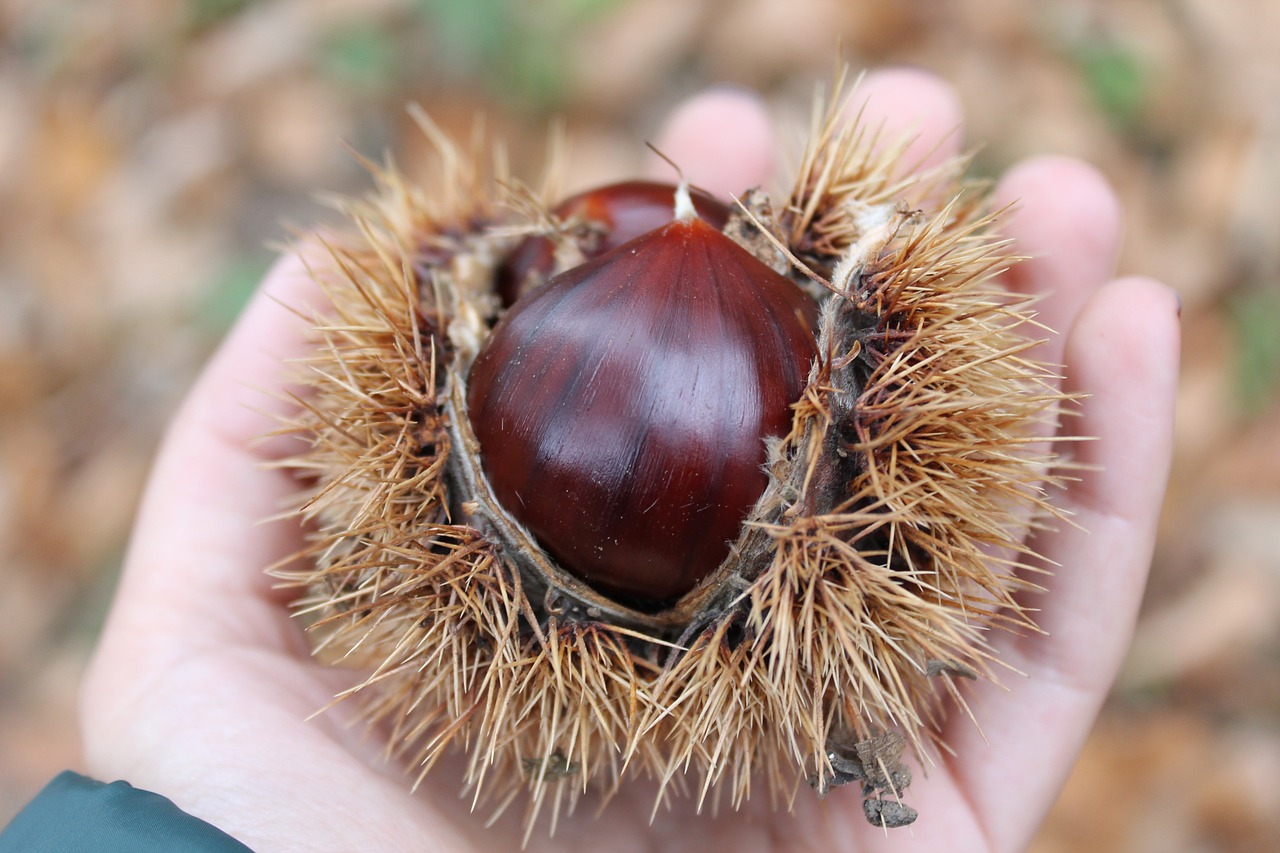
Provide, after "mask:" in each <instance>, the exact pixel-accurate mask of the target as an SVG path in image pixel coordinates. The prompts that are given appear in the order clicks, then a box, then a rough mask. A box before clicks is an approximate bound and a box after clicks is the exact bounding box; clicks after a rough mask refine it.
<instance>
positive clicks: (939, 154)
mask: <svg viewBox="0 0 1280 853" xmlns="http://www.w3.org/2000/svg"><path fill="white" fill-rule="evenodd" d="M847 109H848V110H850V111H851V113H853V114H851V115H850V116H849V118H850V119H853V118H854V117H855V115H856V114H857V113H858V112H861V117H862V121H863V123H864V124H865V125H866V126H867V127H868V128H871V129H872V130H876V129H877V128H878V129H879V130H880V137H881V139H882V140H883V141H884V142H885V143H889V144H892V143H894V142H896V141H897V140H900V139H904V138H910V139H911V143H910V144H909V145H908V146H907V148H906V150H905V152H904V154H903V157H902V159H901V161H900V162H901V168H902V174H904V175H906V174H911V173H914V172H919V171H923V170H925V169H928V168H931V167H933V166H937V165H939V164H941V163H943V162H946V161H947V160H949V159H951V158H953V157H955V156H956V155H958V154H959V153H960V149H961V146H962V145H964V110H963V109H962V108H961V105H960V99H959V97H958V96H957V95H956V92H955V89H953V88H952V87H951V86H950V85H948V84H947V83H946V82H944V81H943V80H942V79H941V78H940V77H937V76H936V75H933V74H930V73H929V72H927V71H920V70H917V69H914V68H886V69H881V70H877V71H872V72H870V73H868V74H867V75H866V77H864V78H863V80H862V82H861V83H860V84H859V86H858V88H857V89H856V90H855V91H854V93H853V97H852V98H851V99H850V101H849V104H848V107H847Z"/></svg>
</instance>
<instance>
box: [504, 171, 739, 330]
mask: <svg viewBox="0 0 1280 853" xmlns="http://www.w3.org/2000/svg"><path fill="white" fill-rule="evenodd" d="M675 194H676V186H675V185H674V184H668V183H663V182H660V181H623V182H621V183H616V184H610V185H609V186H607V187H599V188H596V189H592V190H587V191H586V192H581V193H578V194H577V195H572V196H570V197H569V198H567V199H565V200H564V201H562V202H560V203H559V204H558V205H556V206H555V207H554V208H553V209H552V210H551V215H552V216H553V217H555V219H556V220H557V221H559V222H561V223H563V224H564V226H565V227H566V228H567V229H568V230H569V235H568V239H572V240H573V242H574V248H576V249H577V251H578V252H579V253H581V256H582V258H583V259H584V260H589V259H591V258H594V257H596V256H598V255H602V254H604V253H605V252H608V251H610V250H611V249H616V248H617V247H619V246H621V245H622V244H623V243H626V242H627V241H629V240H633V239H635V238H636V237H639V236H640V235H641V234H644V233H646V232H648V231H652V230H653V229H654V228H658V227H660V226H662V225H665V224H666V223H668V222H670V221H671V217H672V210H673V208H674V206H675ZM689 198H690V199H691V200H692V202H693V207H694V210H695V211H696V212H697V214H698V216H699V217H701V218H702V219H704V220H705V221H706V222H708V223H709V224H710V225H712V226H713V227H715V228H716V229H717V230H721V229H723V228H724V226H725V223H726V222H728V221H729V214H730V212H731V211H730V209H729V207H728V205H726V204H725V203H724V202H722V201H720V200H719V199H717V198H715V197H714V196H712V195H710V194H709V193H706V192H704V191H702V190H699V189H696V188H693V187H690V188H689ZM555 262H556V242H555V240H553V239H552V238H551V237H547V236H542V235H535V236H530V237H527V238H525V240H524V241H523V242H521V243H520V244H519V245H518V246H517V247H516V248H515V250H514V251H512V252H511V254H510V255H509V256H508V257H507V258H506V260H505V261H504V262H503V263H502V264H501V265H500V266H499V267H498V270H497V276H496V278H497V289H498V295H499V297H500V298H501V299H502V304H503V305H506V306H510V305H512V304H513V303H514V302H515V301H516V300H517V299H518V298H519V297H520V295H521V294H523V293H525V292H527V291H529V290H532V289H533V288H535V287H537V286H538V285H540V284H542V283H543V282H545V281H546V280H547V279H548V278H550V277H551V275H552V274H553V272H554V271H555Z"/></svg>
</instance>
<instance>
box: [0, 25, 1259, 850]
mask: <svg viewBox="0 0 1280 853" xmlns="http://www.w3.org/2000/svg"><path fill="white" fill-rule="evenodd" d="M530 8H536V9H538V10H539V11H538V12H537V14H534V13H533V12H531V11H529V9H530ZM939 8H942V9H948V10H950V11H944V12H940V11H938V10H939ZM960 9H963V11H960ZM838 45H840V46H842V47H843V50H844V53H845V55H846V56H847V57H848V58H849V59H850V60H851V62H852V63H853V64H854V65H855V66H862V65H873V64H882V63H910V64H914V65H919V66H922V67H926V68H929V69H933V70H935V71H937V72H939V73H941V74H943V75H944V76H946V77H948V78H949V79H951V80H953V81H954V82H955V84H956V85H957V87H958V88H959V91H960V94H961V97H962V99H963V101H964V103H965V105H966V107H967V108H968V110H969V113H970V117H971V119H970V122H971V124H970V138H971V139H972V140H973V141H975V142H979V143H982V144H983V146H984V147H983V148H982V151H981V154H980V156H979V158H978V164H977V167H978V168H979V169H980V170H982V171H983V172H989V173H995V172H997V171H999V170H1000V169H1003V168H1004V167H1005V166H1007V165H1008V164H1010V163H1011V162H1013V161H1015V160H1017V159H1019V158H1021V157H1023V156H1027V155H1030V154H1034V153H1041V152H1053V153H1066V154H1073V155H1078V156H1081V157H1084V158H1087V159H1089V160H1091V161H1093V162H1094V163H1096V164H1098V165H1099V166H1100V167H1101V168H1102V169H1103V170H1104V171H1105V172H1106V173H1107V175H1109V176H1110V178H1111V179H1112V181H1113V182H1114V183H1115V185H1116V186H1117V188H1118V189H1119V192H1120V194H1121V196H1122V197H1123V199H1124V202H1125V206H1126V210H1127V216H1128V220H1127V226H1128V232H1129V239H1128V245H1127V249H1126V253H1125V256H1124V260H1123V269H1124V271H1125V272H1147V273H1153V274H1155V275H1158V276H1161V277H1163V278H1165V279H1166V280H1168V281H1169V282H1170V283H1172V284H1173V285H1174V286H1175V287H1176V288H1177V289H1178V291H1179V292H1180V293H1181V295H1182V298H1183V301H1184V306H1185V308H1184V312H1183V322H1184V326H1185V331H1186V341H1187V347H1186V358H1185V363H1184V369H1183V381H1182V396H1181V411H1180V415H1179V424H1178V440H1177V460H1176V471H1175V475H1174V479H1173V484H1172V488H1171V492H1170V495H1169V500H1168V504H1167V507H1166V511H1165V519H1164V532H1163V537H1162V540H1161V542H1160V547H1159V549H1158V553H1157V555H1156V563H1155V568H1154V574H1153V578H1152V583H1151V588H1150V592H1149V595H1148V600H1147V605H1146V609H1145V615H1144V618H1143V621H1142V625H1141V628H1140V631H1139V636H1138V641H1137V644H1136V646H1135V649H1134V651H1133V654H1132V655H1131V658H1130V661H1129V664H1128V666H1127V667H1126V670H1125V673H1124V675H1123V677H1122V679H1121V681H1120V684H1119V685H1118V687H1117V688H1116V690H1115V693H1114V695H1113V697H1112V699H1111V701H1110V703H1109V704H1108V707H1107V709H1106V711H1105V713H1104V715H1103V718H1102V721H1101V722H1100V724H1099V725H1098V727H1097V729H1096V731H1095V733H1094V735H1093V738H1092V739H1091V740H1090V742H1089V744H1088V747H1087V749H1086V751H1085V755H1084V758H1083V760H1082V761H1081V762H1080V764H1079V766H1078V767H1077V769H1076V771H1075V774H1074V775H1073V777H1072V779H1071V782H1070V784H1069V785H1068V788H1067V791H1066V793H1065V794H1064V795H1063V797H1062V800H1061V802H1060V803H1059V805H1058V807H1057V809H1056V810H1055V812H1054V813H1053V815H1052V817H1051V818H1050V820H1049V823H1048V824H1047V826H1046V827H1045V828H1044V830H1043V832H1042V834H1041V836H1040V838H1039V840H1038V842H1037V844H1036V846H1035V850H1036V851H1038V853H1056V851H1077V850H1091V851H1107V850H1117V851H1147V850H1150V851H1181V850H1187V851H1192V850H1194V851H1218V850H1232V851H1254V850H1278V849H1280V400H1278V396H1277V393H1276V392H1277V388H1278V387H1280V334H1277V331H1276V328H1277V326H1280V289H1278V288H1277V286H1276V281H1277V273H1278V272H1280V216H1278V215H1277V205H1278V204H1280V201H1278V200H1280V158H1277V157H1276V156H1275V152H1276V151H1277V150H1280V97H1278V95H1280V61H1277V60H1276V59H1275V58H1274V57H1276V56H1278V55H1280V4H1277V3H1275V2H1274V0H1111V2H1104V0H1094V2H1089V0H1043V2H1036V3H1026V2H1018V0H973V1H972V2H967V3H954V4H951V3H948V4H943V3H935V2H929V0H883V2H859V3H850V2H846V0H788V2H786V3H783V2H778V0H746V2H737V3H730V2H727V0H721V2H717V0H648V2H642V0H545V2H543V3H540V4H531V3H524V2H518V0H483V2H479V0H471V2H466V3H464V2H462V1H461V0H456V2H449V0H417V2H412V0H359V2H354V1H353V0H323V2H314V0H308V2H303V0H277V2H262V3H247V2H243V0H187V1H186V2H180V0H167V2H166V0H117V1H116V2H112V3H109V4H108V3H93V4H84V3H75V2H71V1H70V0H46V2H40V3H37V2H29V0H28V2H24V0H0V579H2V584H0V589H2V592H0V756H2V758H0V823H3V822H4V821H5V820H7V818H8V817H9V816H10V815H11V814H12V813H13V812H14V811H15V810H16V809H17V808H18V807H19V806H20V804H21V803H22V802H24V801H25V800H26V799H27V798H28V797H30V796H31V795H32V794H33V793H34V792H35V790H36V789H37V788H38V787H39V786H40V785H41V784H42V783H43V781H44V780H45V779H46V778H47V777H48V776H49V775H50V774H52V773H53V772H54V771H56V770H57V769H59V768H61V767H64V766H74V765H75V764H76V761H77V744H76V734H75V728H74V701H75V687H76V682H77V678H78V675H79V672H80V669H81V667H82V666H83V662H84V659H85V656H86V654H87V652H88V650H89V648H90V645H91V642H92V638H93V636H94V633H95V631H96V629H97V626H98V624H99V622H100V620H101V618H102V614H103V611H104V608H105V605H106V601H107V598H108V595H109V591H110V589H111V586H112V584H113V582H114V578H115V573H116V570H117V567H118V564H119V561H120V555H121V550H122V548H123V545H124V541H125V536H126V533H127V527H128V524H129V520H130V516H131V514H132V510H133V504H134V501H135V499H136V497H137V495H138V491H139V488H140V484H141V481H142V478H143V475H144V472H145V469H146V465H147V461H148V458H149V456H150V454H151V452H152V450H153V447H154V444H155V441H156V439H157V436H158V434H159V432H160V429H161V426H162V425H163V423H164V421H165V419H166V416H167V415H168V413H169V412H170V411H171V410H172V408H173V406H174V405H175V402H176V400H177V399H178V397H179V396H180V395H181V393H182V392H183V390H184V388H186V386H187V385H188V383H189V381H190V380H191V378H192V376H193V374H194V372H195V371H196V370H197V368H198V366H199V365H200V363H201V361H202V359H203V357H204V356H205V355H206V354H207V352H208V351H209V349H210V347H211V346H212V344H213V343H214V342H215V341H216V339H217V338H218V336H219V334H220V333H221V332H222V331H223V330H224V329H225V327H226V325H227V323H228V322H229V320H230V318H231V317H232V316H234V313H235V311H236V310H237V309H238V307H239V305H240V304H241V303H242V301H243V299H244V298H245V295H246V294H247V292H248V290H249V288H250V287H251V286H252V284H253V283H254V281H255V280H256V277H257V276H258V274H259V273H260V272H261V271H262V269H263V268H264V266H265V264H267V262H268V260H269V257H270V253H269V251H268V249H266V248H264V241H268V240H278V239H283V238H284V236H285V235H286V233H287V232H286V229H285V227H284V226H283V225H282V223H283V222H298V223H310V222H314V221H316V220H317V219H321V218H325V217H327V216H329V214H327V213H325V212H324V210H323V209H322V208H320V207H319V206H317V205H316V204H315V202H314V196H313V193H314V191H316V190H323V191H326V192H331V191H332V192H361V191H363V189H364V188H365V187H366V185H367V181H366V178H365V175H364V174H363V172H362V170H361V168H360V167H359V166H358V165H357V164H356V163H355V161H354V159H353V157H352V156H351V155H350V153H349V152H348V150H347V149H346V147H344V145H349V146H351V147H352V148H354V149H356V150H358V151H360V152H363V153H366V154H370V155H373V156H375V157H376V156H380V154H381V152H382V151H383V150H384V149H391V150H395V151H397V152H399V153H400V156H401V159H402V160H404V161H409V162H411V161H412V153H413V152H414V151H415V150H417V148H418V147H419V145H420V143H419V141H418V140H417V139H416V138H415V136H414V131H413V129H412V127H411V125H410V123H409V122H408V121H407V120H406V117H405V115H404V112H403V109H402V107H403V105H404V104H405V103H406V102H407V101H410V100H416V101H418V102H420V103H422V104H423V105H424V106H425V107H426V108H427V109H428V111H430V112H431V113H432V114H433V115H435V116H436V117H437V119H438V120H440V121H441V122H442V123H443V124H444V125H445V126H446V127H453V128H465V127H466V125H467V124H468V123H469V121H470V117H471V115H472V114H473V112H475V111H477V110H481V111H484V112H486V113H488V114H489V115H490V116H491V117H492V120H493V123H494V124H496V125H497V128H498V130H499V132H500V133H501V134H502V135H503V136H505V137H506V138H508V139H512V140H516V141H517V142H518V141H519V140H521V139H527V140H533V141H535V142H540V140H542V139H543V138H544V127H545V124H546V121H547V119H548V117H549V116H550V115H553V114H555V115H562V116H565V117H566V118H567V120H568V124H569V126H570V129H571V132H572V136H573V138H574V139H575V140H576V145H575V150H576V151H577V152H578V153H579V155H580V156H579V157H578V158H577V160H576V161H575V162H576V164H577V168H578V169H579V172H578V173H577V175H576V176H575V182H580V183H587V182H589V181H593V180H597V179H607V178H620V177H624V176H627V175H629V174H631V173H632V172H633V171H634V168H635V164H636V163H638V162H639V160H640V158H641V155H642V154H643V149H642V148H641V146H640V144H639V143H640V142H641V141H642V140H644V139H647V138H650V137H651V136H652V135H653V133H654V129H655V127H656V123H657V121H658V120H659V117H660V116H661V115H662V113H663V112H664V111H665V109H666V108H668V107H669V106H670V105H671V104H672V103H674V102H675V101H676V100H677V99H678V98H680V97H681V96H683V95H685V94H687V93H690V92H692V91H695V90H697V89H699V88H701V87H703V86H705V85H708V84H710V83H712V82H717V81H733V82H737V83H742V84H746V85H750V86H753V87H756V88H759V89H761V90H763V91H764V92H766V93H767V94H768V95H769V96H770V98H771V99H772V100H773V102H774V103H775V104H777V107H778V110H779V112H780V113H791V112H793V111H794V109H795V108H796V107H797V106H801V107H804V106H807V103H808V98H809V93H810V90H811V87H812V85H813V83H814V82H815V81H824V80H826V79H827V78H828V77H829V74H830V72H831V68H832V64H833V61H832V57H833V55H834V54H835V52H836V50H837V46H838ZM515 147H516V148H519V145H516V146H515ZM537 148H538V145H537V144H530V145H529V146H528V151H529V152H530V153H532V152H534V151H536V149H537ZM517 153H519V152H517ZM531 163H532V160H530V161H529V162H528V163H526V162H525V161H524V160H521V159H519V158H517V161H516V165H517V170H519V169H520V168H521V166H522V165H531ZM525 173H526V174H532V173H531V172H529V171H526V172H525Z"/></svg>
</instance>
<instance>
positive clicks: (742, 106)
mask: <svg viewBox="0 0 1280 853" xmlns="http://www.w3.org/2000/svg"><path fill="white" fill-rule="evenodd" d="M655 144H656V146H657V148H658V150H659V151H661V152H662V153H663V154H664V155H666V156H667V157H669V158H671V160H673V161H674V162H675V164H676V165H677V166H679V167H680V169H681V171H682V172H683V173H684V176H685V177H686V178H687V179H688V180H689V182H690V183H691V184H693V185H694V186H698V187H701V188H703V189H705V190H707V191H708V192H710V193H712V194H713V195H718V196H721V197H725V198H727V197H729V196H736V195H740V194H741V193H742V192H743V191H744V190H745V189H747V188H749V187H753V186H758V185H760V184H763V183H765V182H767V181H768V180H769V179H770V177H771V176H772V174H773V170H774V167H775V165H776V162H777V157H778V149H777V139H776V136H775V133H774V129H773V123H772V122H771V121H770V118H769V114H768V111H767V110H766V109H765V105H764V102H763V101H762V100H761V99H760V97H759V96H758V95H757V94H756V93H754V92H752V91H750V90H749V89H744V88H741V87H737V86H720V87H717V88H714V89H709V90H707V91H705V92H702V93H701V94H698V95H695V96H693V97H692V98H690V99H689V100H687V101H685V102H684V103H683V104H681V105H680V106H679V107H677V108H676V110H675V111H674V112H673V113H672V114H671V116H670V117H669V118H668V119H667V122H666V124H665V125H664V126H663V128H662V131H661V132H660V133H659V134H658V141H657V142H656V143H655ZM647 171H648V172H649V174H650V175H652V176H654V177H661V178H670V177H672V175H671V166H670V165H669V164H668V163H666V162H664V161H663V160H662V159H661V158H659V157H658V156H656V155H653V156H651V157H650V159H649V165H648V168H647Z"/></svg>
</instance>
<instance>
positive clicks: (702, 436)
mask: <svg viewBox="0 0 1280 853" xmlns="http://www.w3.org/2000/svg"><path fill="white" fill-rule="evenodd" d="M668 218H669V217H668ZM816 316H817V308H816V306H815V304H814V303H813V301H812V300H811V299H810V298H809V297H808V296H806V295H804V294H803V293H802V292H801V290H800V289H799V288H798V287H797V286H796V285H795V284H793V283H792V282H790V281H788V280H787V279H785V278H783V277H782V276H780V275H778V274H776V273H774V272H773V271H772V270H770V269H768V268H767V267H765V266H764V264H762V263H760V261H758V260H756V258H755V257H753V256H752V255H751V254H749V253H748V252H747V251H746V250H744V249H742V248H741V247H740V246H738V245H737V244H736V243H734V242H733V241H732V240H730V239H729V238H727V237H725V236H724V235H723V234H721V233H720V232H719V231H717V230H716V229H715V228H713V227H712V226H711V225H709V224H707V223H706V222H704V221H702V220H700V219H697V218H695V217H692V216H689V217H688V218H684V219H678V220H675V221H672V222H670V223H669V224H667V225H664V226H662V227H660V228H658V229H656V230H653V231H650V232H649V233H647V234H644V235H642V236H640V237H638V238H636V239H634V240H632V241H631V242H629V243H626V244H624V245H622V246H620V247H618V248H615V249H613V250H612V251H609V252H606V253H605V254H603V255H600V256H599V257H597V258H595V259H593V260H590V261H587V262H586V263H584V264H582V265H580V266H578V267H575V268H573V269H570V270H568V271H566V272H564V273H562V274H560V275H558V276H555V277H553V278H552V279H551V280H550V281H549V282H548V283H547V284H546V285H545V286H544V287H541V288H539V289H537V290H535V291H533V292H532V293H530V294H529V295H528V296H526V297H525V298H523V299H521V300H520V301H519V302H517V303H516V305H515V306H513V307H512V309H511V310H510V311H509V312H508V313H507V315H506V316H505V317H504V318H503V320H502V321H501V322H500V323H499V324H498V325H497V327H495V329H494V331H493V333H492V335H491V336H490V337H489V339H488V340H487V342H486V343H485V345H484V347H483V349H482V350H481V352H480V354H479V356H477V358H476V361H475V363H474V365H473V366H472V368H471V372H470V376H469V390H468V398H467V402H468V408H469V411H470V417H471V423H472V427H473V430H474V432H475V435H476V437H477V439H478V440H479V442H480V459H481V465H482V467H483V470H484V472H485V475H486V477H487V478H488V480H489V483H490V485H491V487H492V488H493V492H494V496H495V497H496V498H497V500H498V501H499V503H501V504H502V506H503V507H504V508H505V509H506V510H507V511H508V512H509V513H510V514H511V515H512V516H513V517H514V518H515V519H516V520H518V521H519V522H520V523H522V524H523V525H525V526H526V527H527V528H528V529H529V531H530V532H531V533H533V535H534V536H535V537H536V538H537V539H538V541H539V542H540V543H541V545H542V546H543V548H544V549H545V550H546V551H547V552H548V553H549V554H550V555H551V556H552V557H554V558H555V559H556V560H557V562H559V564H560V565H561V566H563V567H564V568H565V569H567V570H568V571H570V572H573V573H574V574H576V575H577V576H579V577H580V578H582V579H583V580H585V581H586V582H588V583H589V584H591V585H592V586H594V587H595V588H597V589H599V590H601V591H602V592H606V593H609V594H611V595H615V596H621V597H624V598H630V599H636V600H640V601H644V602H648V603H662V602H669V601H671V600H673V599H675V598H677V597H679V596H680V595H682V594H684V593H685V592H688V591H689V590H690V589H692V588H693V587H694V586H695V585H696V584H697V583H698V582H699V581H700V580H701V579H702V578H704V577H706V576H707V574H709V573H710V572H711V571H713V570H714V569H715V568H716V567H717V566H718V565H720V564H721V563H722V562H723V561H724V559H725V558H726V557H727V555H728V551H729V545H730V543H731V542H732V541H733V540H735V539H736V538H737V537H738V535H739V533H740V532H741V526H742V522H743V521H744V519H745V517H746V515H747V513H748V512H749V510H750V509H751V507H752V506H753V505H754V504H755V502H756V501H757V500H758V499H759V498H760V495H761V494H762V493H763V491H764V488H765V485H766V477H765V473H764V471H763V468H762V465H763V463H764V461H765V443H764V439H765V437H767V436H779V435H783V434H785V433H786V432H787V431H788V430H789V429H790V426H791V416H792V412H791V408H790V407H791V405H792V404H793V403H795V402H796V401H797V400H798V399H799V397H800V395H801V393H802V392H803V389H804V386H805V381H806V378H807V375H808V371H809V366H810V364H811V362H812V361H813V358H814V356H815V355H816V345H815V342H814V329H815V328H816Z"/></svg>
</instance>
